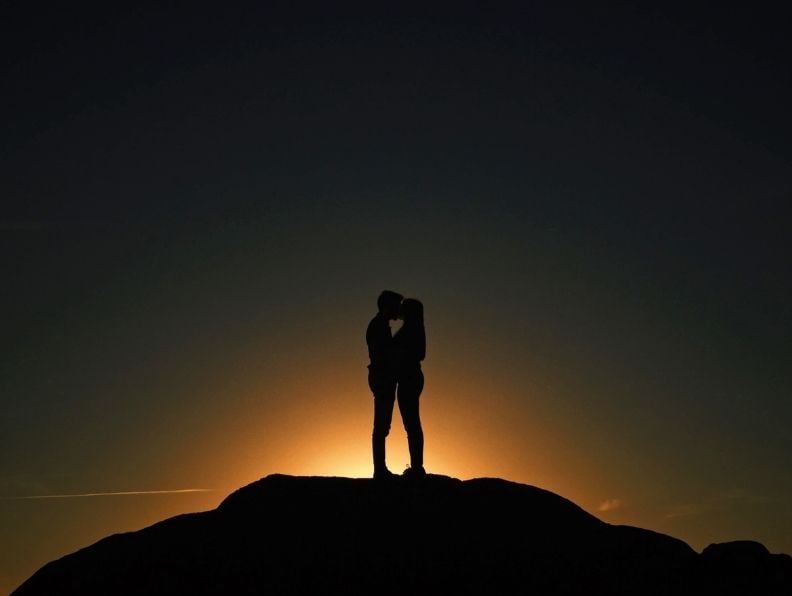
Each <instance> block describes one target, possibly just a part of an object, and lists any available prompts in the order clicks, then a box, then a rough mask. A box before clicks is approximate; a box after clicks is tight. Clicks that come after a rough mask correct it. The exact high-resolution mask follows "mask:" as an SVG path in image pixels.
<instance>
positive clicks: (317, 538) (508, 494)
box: [14, 475, 792, 596]
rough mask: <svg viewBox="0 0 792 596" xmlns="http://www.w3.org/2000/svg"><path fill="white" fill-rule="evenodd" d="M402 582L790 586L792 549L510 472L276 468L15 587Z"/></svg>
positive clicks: (622, 590)
mask: <svg viewBox="0 0 792 596" xmlns="http://www.w3.org/2000/svg"><path fill="white" fill-rule="evenodd" d="M397 593H398V594H543V595H555V594H625V595H627V594H630V595H639V594H658V595H659V594H674V595H679V594H697V595H698V594H751V595H762V594H768V595H769V594H772V595H776V594H777V595H782V594H783V595H786V596H788V595H789V594H792V558H790V557H789V556H787V555H771V554H770V553H768V552H767V550H766V549H765V548H764V547H763V546H762V545H760V544H758V543H751V542H739V543H729V544H719V545H712V546H710V547H708V548H707V549H706V550H705V551H704V552H703V553H702V554H701V555H699V554H697V553H696V552H695V551H693V550H692V549H691V548H690V547H689V546H688V545H687V544H685V543H684V542H682V541H680V540H677V539H675V538H671V537H669V536H665V535H662V534H657V533H655V532H651V531H649V530H642V529H639V528H633V527H627V526H612V525H609V524H606V523H604V522H602V521H600V520H598V519H597V518H595V517H594V516H592V515H590V514H588V513H586V512H585V511H583V510H582V509H580V508H579V507H577V506H576V505H575V504H573V503H571V502H570V501H567V500H566V499H563V498H562V497H559V496H558V495H555V494H553V493H550V492H548V491H545V490H541V489H539V488H535V487H532V486H526V485H521V484H516V483H513V482H507V481H505V480H499V479H487V478H483V479H476V480H468V481H464V482H463V481H460V480H456V479H453V478H448V477H444V476H432V475H430V476H428V477H427V478H425V479H422V480H405V479H401V478H400V479H396V480H394V481H389V482H375V481H373V480H368V479H350V478H323V477H292V476H282V475H273V476H268V477H266V478H263V479H262V480H259V481H257V482H254V483H253V484H250V485H249V486H246V487H244V488H242V489H240V490H238V491H236V492H235V493H233V494H232V495H230V496H229V497H228V498H227V499H226V500H225V501H223V503H221V504H220V506H219V507H218V508H217V509H215V510H213V511H207V512H202V513H193V514H187V515H181V516H177V517H174V518H171V519H168V520H165V521H163V522H160V523H158V524H155V525H153V526H150V527H148V528H145V529H143V530H140V531H138V532H130V533H126V534H117V535H114V536H110V537H108V538H105V539H103V540H100V541H99V542H97V543H96V544H94V545H92V546H89V547H87V548H84V549H82V550H80V551H78V552H75V553H73V554H70V555H67V556H65V557H63V558H61V559H59V560H57V561H53V562H51V563H49V564H47V565H45V566H44V567H42V568H41V569H40V570H39V571H38V572H36V573H35V574H34V575H33V576H32V577H31V578H30V579H28V581H26V582H25V583H24V584H23V585H22V586H20V587H19V588H18V589H17V590H16V591H15V592H14V595H15V596H28V595H47V596H52V595H56V594H97V595H99V594H101V595H108V594H114V595H117V594H397Z"/></svg>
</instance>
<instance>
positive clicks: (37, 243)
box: [0, 2, 792, 593]
mask: <svg viewBox="0 0 792 596" xmlns="http://www.w3.org/2000/svg"><path fill="white" fill-rule="evenodd" d="M109 4H111V5H114V4H115V3H109ZM159 4H161V3H152V4H150V5H147V3H133V4H129V7H128V8H126V9H121V8H118V7H116V6H112V7H110V6H107V7H104V8H102V9H100V11H99V12H96V11H91V12H88V11H87V10H81V9H79V8H75V7H74V5H72V4H70V3H61V4H59V5H58V6H57V7H56V8H54V9H52V10H51V11H50V10H49V9H48V10H44V9H43V8H42V7H40V6H38V5H34V4H30V3H23V2H6V3H3V7H2V9H1V10H2V15H1V16H0V23H2V24H0V28H2V32H1V33H0V50H1V52H0V64H2V74H3V77H2V79H3V83H2V89H3V91H2V98H0V103H2V106H3V110H2V112H3V118H2V129H0V164H1V165H0V168H2V174H1V175H0V249H1V251H0V264H1V265H0V266H1V267H2V269H0V273H2V280H3V284H2V292H0V307H2V315H0V329H1V330H2V339H3V341H2V358H0V593H5V592H6V591H8V590H10V589H12V588H14V587H15V586H16V585H18V584H19V583H20V582H21V581H23V580H24V579H26V578H27V577H28V576H29V575H31V574H32V573H33V572H34V571H35V570H36V569H37V568H39V567H40V566H41V565H43V564H44V563H46V562H47V561H49V560H52V559H54V558H58V557H61V556H63V555H65V554H67V553H69V552H72V551H74V550H76V549H78V548H81V547H83V546H87V545H88V544H90V543H92V542H94V541H96V540H98V539H100V538H101V537H103V536H106V535H108V534H111V533H115V532H120V531H129V530H135V529H139V528H141V527H144V526H146V525H149V524H152V523H154V522H156V521H158V520H160V519H163V518H166V517H169V516H173V515H176V514H179V513H184V512H189V511H199V510H205V509H210V508H213V507H215V506H216V505H217V504H218V503H219V502H220V501H221V500H222V499H223V498H224V497H225V496H226V495H228V494H229V493H230V492H231V491H233V490H235V489H236V488H238V487H240V486H242V485H244V484H246V483H249V482H251V481H254V480H256V479H258V478H260V477H262V476H265V475H267V474H270V473H275V472H279V473H286V474H305V475H308V474H314V475H344V476H369V475H370V474H371V471H372V470H371V454H370V434H371V416H372V398H371V395H370V392H369V389H368V386H367V384H366V368H365V367H366V364H367V353H366V345H365V340H364V332H365V328H366V325H367V323H368V321H369V319H370V318H371V317H372V316H373V315H374V313H375V310H376V304H375V302H376V297H377V294H378V293H379V292H380V291H381V290H383V289H386V288H387V289H392V290H396V291H399V292H401V293H403V294H405V295H408V296H413V297H417V298H419V299H421V300H422V301H423V302H424V305H425V316H426V331H427V359H426V361H425V365H424V372H425V376H426V387H425V390H424V393H423V396H422V398H421V400H422V401H421V407H422V418H423V424H424V431H425V435H426V454H425V460H426V467H427V470H428V471H429V472H433V473H439V474H448V475H451V476H455V477H459V478H471V477H478V476H496V477H502V478H507V479H510V480H514V481H518V482H523V483H528V484H534V485H537V486H540V487H543V488H546V489H549V490H551V491H554V492H556V493H558V494H560V495H562V496H564V497H566V498H568V499H570V500H572V501H574V502H575V503H577V504H579V505H580V506H581V507H583V508H584V509H586V510H587V511H590V512H591V513H593V514H595V515H597V516H598V517H600V518H601V519H603V520H605V521H607V522H610V523H619V524H631V525H637V526H641V527H646V528H650V529H652V530H656V531H659V532H664V533H668V534H671V535H673V536H676V537H678V538H681V539H683V540H685V541H687V542H688V543H689V544H691V546H693V547H694V548H696V549H701V548H703V547H704V546H706V545H707V544H709V543H711V542H719V541H727V540H736V539H755V540H759V541H761V542H763V543H764V544H765V545H766V546H767V547H768V548H769V549H770V550H771V551H773V552H787V553H792V507H790V504H792V474H790V469H792V432H790V428H792V399H791V397H792V367H790V336H791V334H792V306H790V304H791V302H790V296H791V295H792V276H791V275H790V259H789V257H790V254H792V241H790V238H792V234H790V223H791V222H792V217H791V216H792V142H790V139H792V110H790V108H789V106H791V105H792V68H790V56H791V55H792V52H790V42H789V28H790V26H792V22H791V21H790V19H789V18H788V17H787V16H786V15H783V14H780V13H774V12H770V11H768V10H765V9H762V8H760V7H761V3H757V4H746V5H745V6H744V7H743V9H742V10H743V12H740V13H731V12H729V13H727V12H725V10H726V8H725V5H720V4H713V5H712V6H714V8H713V9H712V10H708V11H701V12H696V11H695V10H692V9H691V8H690V7H689V5H688V3H684V4H680V5H679V6H680V8H679V9H678V10H677V9H676V8H674V7H673V6H674V5H673V4H672V5H667V4H664V3H663V4H657V5H655V6H656V7H655V8H654V9H652V10H648V9H640V10H639V9H636V8H631V7H629V6H627V5H626V4H627V3H614V4H612V5H610V4H609V3H589V2H585V3H583V2H581V3H559V2H546V3H543V2H538V3H526V5H529V6H530V7H531V8H530V9H528V8H523V11H522V12H521V13H519V14H517V13H511V14H500V13H495V12H490V13H487V14H475V13H474V11H472V10H471V11H470V12H468V13H466V14H462V13H460V14H458V15H455V16H451V15H448V14H441V13H437V14H428V13H426V14H417V13H412V14H408V13H406V12H405V13H404V14H400V15H394V14H391V15H385V14H373V13H372V14H367V15H354V16H352V15H351V14H348V15H345V16H339V15H331V14H328V13H324V14H319V13H312V14H310V15H308V14H305V15H302V16H300V17H299V18H297V17H295V16H293V15H291V16H284V15H282V14H280V13H278V12H276V11H275V10H274V9H268V10H265V9H263V8H261V7H252V6H253V5H245V6H244V7H243V6H238V7H235V8H233V9H231V8H228V9H226V8H223V9H222V11H221V8H220V4H218V5H217V8H216V12H213V11H198V10H196V9H195V3H184V4H183V5H182V6H178V7H177V6H176V5H175V4H170V3H168V8H162V7H161V6H159ZM258 4H267V3H258ZM463 5H464V3H463ZM223 6H225V5H223ZM471 6H472V4H471ZM660 6H662V7H663V8H659V7H660ZM408 461H409V458H408V455H407V449H406V438H405V435H404V430H403V428H402V427H401V423H400V420H399V417H398V414H396V416H395V417H394V427H393V432H392V434H391V438H390V439H389V451H388V463H389V466H390V467H391V469H392V470H394V471H398V472H400V471H401V470H403V469H404V466H405V465H406V464H407V463H408ZM110 493H124V494H110ZM33 497H36V498H33ZM41 497H46V498H41Z"/></svg>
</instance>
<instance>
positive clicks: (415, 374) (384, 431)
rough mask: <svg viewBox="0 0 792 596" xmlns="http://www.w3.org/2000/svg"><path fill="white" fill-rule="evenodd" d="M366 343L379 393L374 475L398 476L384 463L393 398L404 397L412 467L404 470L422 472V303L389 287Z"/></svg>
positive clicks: (374, 386) (417, 474) (370, 374)
mask: <svg viewBox="0 0 792 596" xmlns="http://www.w3.org/2000/svg"><path fill="white" fill-rule="evenodd" d="M396 319H402V320H403V321H404V323H403V325H402V326H401V329H399V330H398V331H397V332H396V334H395V335H391V329H390V322H391V321H394V320H396ZM366 344H367V345H368V353H369V360H370V364H369V365H368V383H369V387H370V388H371V392H372V393H373V394H374V430H373V432H372V434H371V451H372V455H373V458H374V478H375V479H377V480H379V479H388V478H393V477H395V476H396V474H394V473H393V472H391V471H390V470H388V467H387V466H386V465H385V438H386V437H387V436H388V434H389V433H390V426H391V420H392V418H393V404H394V402H395V401H398V402H399V412H400V413H401V417H402V422H403V423H404V430H406V431H407V443H408V445H409V449H410V467H408V468H407V469H406V470H405V471H404V476H408V477H414V478H421V477H423V476H425V475H426V471H425V470H424V467H423V444H424V438H423V429H422V428H421V417H420V414H419V409H418V402H419V398H420V397H421V391H423V386H424V377H423V371H421V361H422V360H423V359H424V358H425V357H426V332H425V330H424V317H423V304H422V303H421V302H420V301H419V300H416V299H414V298H406V299H405V298H404V296H402V295H401V294H399V293H397V292H391V291H390V290H384V291H383V292H382V293H381V294H380V295H379V298H377V314H376V315H374V318H373V319H371V322H370V323H369V324H368V328H367V329H366Z"/></svg>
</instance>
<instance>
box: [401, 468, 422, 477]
mask: <svg viewBox="0 0 792 596" xmlns="http://www.w3.org/2000/svg"><path fill="white" fill-rule="evenodd" d="M402 476H404V477H405V478H423V477H425V476H426V470H424V468H423V466H418V467H416V468H407V469H406V470H404V472H403V473H402Z"/></svg>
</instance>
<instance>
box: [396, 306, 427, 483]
mask: <svg viewBox="0 0 792 596" xmlns="http://www.w3.org/2000/svg"><path fill="white" fill-rule="evenodd" d="M402 319H404V324H403V325H402V327H401V329H399V331H398V332H397V333H396V335H394V336H393V349H394V355H395V359H396V381H397V382H398V388H397V390H396V399H397V401H398V402H399V412H401V417H402V422H403V423H404V430H406V431H407V444H408V445H409V449H410V467H409V468H407V470H405V471H404V475H405V476H415V477H420V476H424V475H426V472H425V470H424V467H423V446H424V437H423V429H422V428H421V417H420V413H419V408H418V404H419V398H420V397H421V391H423V386H424V376H423V371H422V370H421V360H423V359H424V358H425V357H426V331H425V330H424V316H423V304H421V302H420V301H419V300H415V299H414V298H407V299H406V300H404V302H402Z"/></svg>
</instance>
